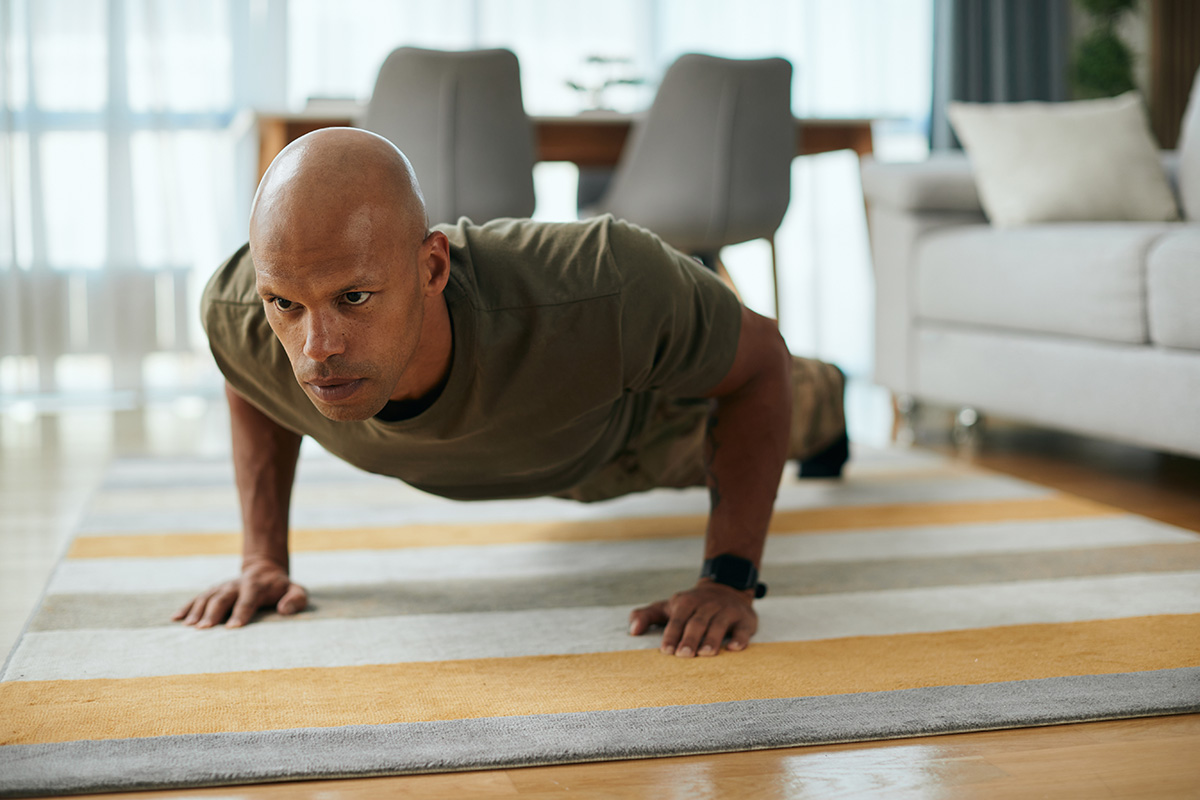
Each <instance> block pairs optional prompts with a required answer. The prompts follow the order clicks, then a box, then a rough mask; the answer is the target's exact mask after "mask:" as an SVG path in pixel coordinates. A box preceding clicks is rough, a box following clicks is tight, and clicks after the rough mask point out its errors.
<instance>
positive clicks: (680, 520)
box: [67, 494, 1123, 558]
mask: <svg viewBox="0 0 1200 800" xmlns="http://www.w3.org/2000/svg"><path fill="white" fill-rule="evenodd" d="M1121 513H1123V512H1121V511H1119V510H1118V509H1115V508H1112V507H1110V506H1106V505H1103V504H1101V503H1096V502H1093V501H1091V500H1084V499H1081V498H1078V497H1072V496H1070V495H1064V494H1055V495H1049V496H1046V497H1035V498H1021V499H1012V500H983V501H970V502H954V503H896V504H887V505H864V506H840V507H832V508H804V509H791V510H782V511H776V512H775V515H774V517H773V518H772V520H771V532H772V533H774V534H776V535H778V534H789V533H804V532H806V531H839V530H854V529H862V528H882V527H899V526H906V525H953V524H959V523H971V522H1009V521H1018V520H1039V519H1041V520H1044V519H1067V518H1074V517H1098V516H1110V515H1116V514H1121ZM707 521H708V517H707V515H703V514H694V515H681V516H661V517H628V518H617V519H600V520H572V521H561V520H555V521H544V520H538V521H531V522H503V523H486V524H485V523H453V524H445V525H436V524H435V525H430V524H421V525H403V526H397V527H386V528H308V529H306V528H300V529H296V530H293V531H292V535H291V549H292V552H304V551H308V552H318V551H328V550H391V549H400V548H406V547H453V546H464V545H488V544H518V543H525V542H585V541H613V542H615V541H629V540H634V539H668V538H680V537H687V536H699V535H701V534H702V533H703V532H704V528H705V525H706V524H707ZM239 553H241V535H240V534H238V533H170V534H156V533H145V534H133V535H111V536H110V535H98V536H84V537H79V538H77V539H76V540H75V541H74V542H73V543H72V544H71V548H70V550H69V551H68V553H67V557H68V558H163V557H175V556H212V555H237V554H239Z"/></svg>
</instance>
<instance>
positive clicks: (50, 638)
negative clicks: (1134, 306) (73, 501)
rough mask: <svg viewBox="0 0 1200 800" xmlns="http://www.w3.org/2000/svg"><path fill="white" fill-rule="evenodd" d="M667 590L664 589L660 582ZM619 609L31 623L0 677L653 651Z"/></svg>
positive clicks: (951, 618) (1127, 607)
mask: <svg viewBox="0 0 1200 800" xmlns="http://www.w3.org/2000/svg"><path fill="white" fill-rule="evenodd" d="M666 591H669V587H664V592H666ZM757 608H758V611H759V615H760V624H759V632H758V635H757V636H756V641H760V642H786V641H812V640H817V639H832V638H841V637H848V636H885V635H895V634H905V633H932V632H938V631H949V630H963V629H973V628H987V627H995V626H1002V625H1023V624H1033V623H1052V622H1081V621H1086V620H1097V619H1116V618H1124V617H1138V616H1148V615H1158V614H1194V613H1200V572H1181V573H1168V574H1153V575H1118V576H1103V577H1089V578H1070V579H1057V580H1048V581H1019V582H1013V583H1001V584H988V585H986V586H951V587H936V588H931V589H904V590H890V591H877V592H852V593H843V594H829V595H818V596H809V597H784V598H766V599H764V600H762V601H759V603H758V605H757ZM628 614H629V609H628V608H625V607H620V608H574V609H554V610H531V611H518V612H496V613H469V614H426V615H411V616H404V617H378V618H371V619H339V620H315V621H306V620H304V619H303V617H300V618H297V619H294V620H289V621H287V622H286V623H279V624H272V625H257V626H250V627H247V628H242V629H226V628H216V629H211V630H200V631H198V630H193V629H191V628H187V627H185V626H182V625H172V626H166V627H162V628H150V629H141V630H81V631H48V632H30V633H27V634H26V635H25V636H24V637H23V638H22V640H21V643H20V645H19V647H18V649H17V651H16V652H15V653H14V654H13V657H12V660H11V662H10V663H9V666H8V670H7V672H6V673H5V675H4V676H3V679H4V680H56V679H65V680H71V679H84V678H130V677H146V676H152V675H174V674H195V673H214V672H237V671H243V670H264V669H287V668H292V667H335V666H353V665H361V664H387V663H397V662H414V661H446V660H457V659H475V658H508V657H518V656H534V655H557V654H579V653H594V652H612V651H619V650H634V649H653V648H656V647H657V646H658V638H659V637H658V636H656V635H647V636H643V637H639V638H635V637H630V636H629V635H628V630H627V629H628V624H629V623H628Z"/></svg>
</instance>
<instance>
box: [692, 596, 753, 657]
mask: <svg viewBox="0 0 1200 800" xmlns="http://www.w3.org/2000/svg"><path fill="white" fill-rule="evenodd" d="M743 613H745V612H743V611H742V610H741V609H737V608H726V609H724V610H723V611H721V613H719V614H717V615H716V616H715V617H713V620H712V622H710V623H709V624H708V631H706V632H705V634H704V639H703V640H701V642H700V649H699V650H697V651H696V655H698V656H715V655H716V654H717V653H719V652H721V645H722V644H723V643H724V642H725V635H726V634H727V633H728V632H729V631H730V629H731V628H734V627H735V626H736V625H737V623H738V620H740V619H741V617H742V614H743Z"/></svg>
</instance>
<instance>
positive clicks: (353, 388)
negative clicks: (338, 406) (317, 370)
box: [305, 378, 363, 403]
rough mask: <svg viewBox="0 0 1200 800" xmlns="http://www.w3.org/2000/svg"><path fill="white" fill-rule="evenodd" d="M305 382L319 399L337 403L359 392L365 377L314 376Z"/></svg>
mask: <svg viewBox="0 0 1200 800" xmlns="http://www.w3.org/2000/svg"><path fill="white" fill-rule="evenodd" d="M305 383H306V384H307V385H308V387H309V390H310V391H311V392H312V393H313V394H314V395H315V396H316V397H317V399H318V400H321V401H323V402H326V403H337V402H339V401H341V400H345V399H347V398H349V397H350V396H351V395H353V394H354V393H355V392H357V391H358V390H359V387H361V386H362V384H363V378H314V379H313V380H311V381H305Z"/></svg>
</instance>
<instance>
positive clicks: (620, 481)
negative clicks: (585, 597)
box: [557, 356, 846, 503]
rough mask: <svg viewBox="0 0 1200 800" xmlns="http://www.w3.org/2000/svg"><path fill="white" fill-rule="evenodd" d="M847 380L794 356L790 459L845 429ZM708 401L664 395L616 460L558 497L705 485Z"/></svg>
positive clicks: (601, 496)
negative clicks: (844, 398) (844, 399)
mask: <svg viewBox="0 0 1200 800" xmlns="http://www.w3.org/2000/svg"><path fill="white" fill-rule="evenodd" d="M844 389H845V379H844V378H843V377H842V373H841V372H840V371H839V370H838V369H837V367H835V366H833V365H832V364H826V363H824V362H822V361H816V360H814V359H811V358H800V357H799V356H792V426H791V439H790V442H789V445H788V458H796V459H805V458H809V457H810V456H813V455H815V454H817V453H819V452H821V451H822V450H823V449H825V448H826V447H828V446H829V445H831V444H832V443H833V442H834V441H836V440H837V438H838V437H839V436H840V435H841V433H842V432H843V431H844V430H845V429H846V417H845V412H844V409H843V407H842V395H843V391H844ZM709 409H710V403H709V401H708V400H674V399H669V398H664V399H663V400H662V401H661V402H660V403H658V405H657V406H656V407H655V408H654V409H653V410H652V412H651V415H650V421H649V422H648V423H647V424H646V427H645V428H644V429H643V430H642V432H641V433H640V434H638V435H637V436H636V437H635V438H634V439H633V440H632V441H631V442H630V443H629V444H628V445H627V446H626V447H625V449H624V450H622V451H621V452H620V453H618V454H617V456H616V458H614V459H613V460H612V461H610V462H609V463H608V464H605V465H604V466H603V467H601V468H600V469H599V470H597V471H596V472H595V473H593V474H592V475H590V476H588V477H587V478H586V479H585V480H584V481H583V482H582V483H580V484H579V485H578V486H575V487H574V488H572V489H569V490H567V491H565V492H561V493H559V494H558V495H557V496H558V497H565V498H569V499H571V500H579V501H581V502H585V503H590V502H594V501H597V500H608V499H610V498H613V497H620V496H621V495H625V494H632V493H633V492H644V491H647V490H649V489H657V488H683V487H686V486H703V485H704V482H705V472H704V431H705V425H706V423H707V421H708V413H709Z"/></svg>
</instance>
